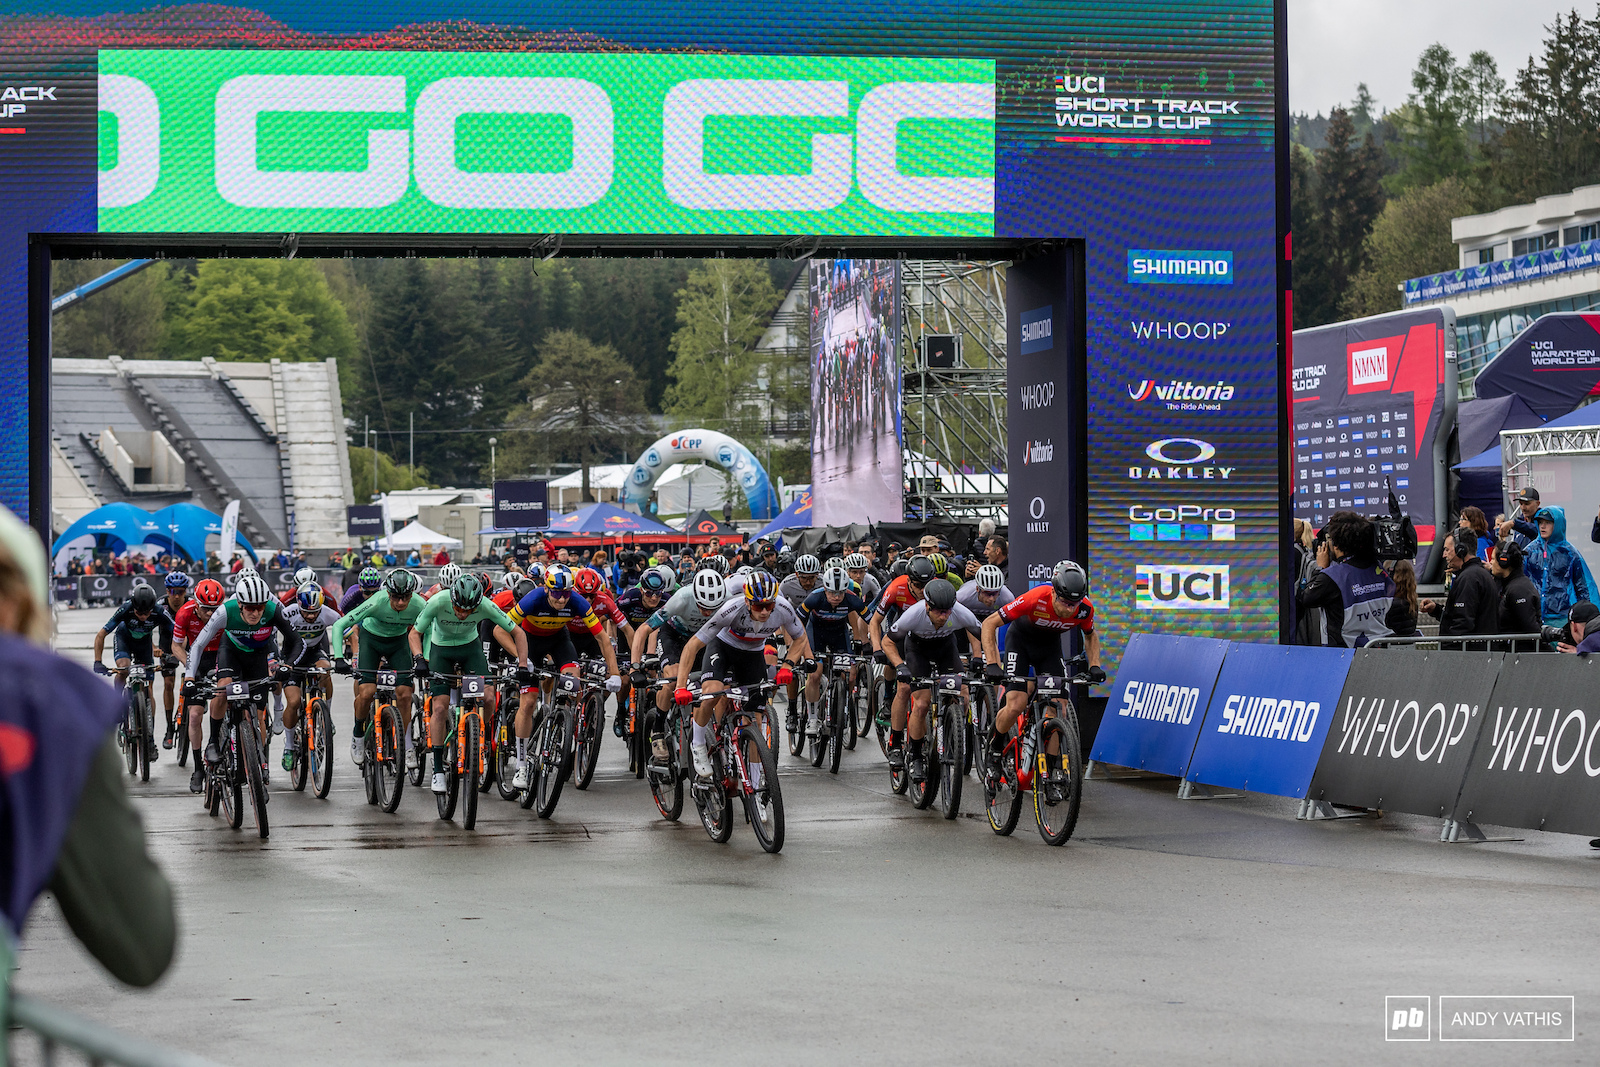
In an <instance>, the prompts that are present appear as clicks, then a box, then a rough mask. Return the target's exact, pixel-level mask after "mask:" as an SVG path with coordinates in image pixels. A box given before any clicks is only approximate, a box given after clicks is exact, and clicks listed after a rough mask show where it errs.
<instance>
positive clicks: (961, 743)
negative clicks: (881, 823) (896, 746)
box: [889, 674, 967, 819]
mask: <svg viewBox="0 0 1600 1067" xmlns="http://www.w3.org/2000/svg"><path fill="white" fill-rule="evenodd" d="M965 683H966V676H965V675H960V674H941V675H939V676H937V677H934V678H913V679H912V681H911V687H912V690H913V691H916V690H920V689H931V690H933V695H932V697H931V699H930V701H929V705H928V731H927V733H926V734H925V735H924V737H923V743H922V759H923V763H924V765H925V769H924V772H923V775H922V781H920V782H918V781H916V780H915V779H913V778H912V776H911V742H910V734H909V732H908V733H907V735H906V737H907V740H906V741H905V743H904V747H903V754H904V756H905V758H904V760H903V761H902V763H903V764H904V766H903V767H901V768H900V769H899V770H896V769H895V767H894V765H893V764H890V766H889V787H890V788H891V789H893V790H894V792H895V793H897V794H902V793H906V792H910V794H911V802H912V804H914V805H915V806H916V808H917V809H918V810H919V811H921V810H926V809H927V808H930V807H932V806H933V802H934V801H935V800H940V811H941V812H942V813H943V814H944V817H945V818H946V819H954V818H955V817H956V816H957V815H959V814H960V813H961V785H962V781H963V779H964V777H965V776H964V775H963V774H962V772H961V767H962V764H963V762H964V759H965V757H964V755H963V754H964V752H965V751H966V744H967V707H966V701H965V700H964V699H963V697H962V693H961V687H962V685H964V684H965ZM912 714H915V712H914V711H913V712H912ZM941 798H942V799H941Z"/></svg>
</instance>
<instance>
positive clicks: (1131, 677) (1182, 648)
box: [1089, 634, 1228, 777]
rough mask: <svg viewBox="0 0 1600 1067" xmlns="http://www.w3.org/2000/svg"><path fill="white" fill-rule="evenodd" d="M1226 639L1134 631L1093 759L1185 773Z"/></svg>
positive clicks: (1140, 767)
mask: <svg viewBox="0 0 1600 1067" xmlns="http://www.w3.org/2000/svg"><path fill="white" fill-rule="evenodd" d="M1227 652H1228V642H1227V641H1219V640H1217V639H1215V638H1209V637H1178V636H1175V635H1171V634H1134V635H1133V636H1132V637H1131V638H1129V639H1128V648H1127V651H1126V652H1124V653H1123V655H1122V663H1121V665H1120V666H1119V667H1118V669H1117V678H1116V681H1115V682H1113V683H1112V687H1111V694H1112V695H1111V700H1110V701H1109V702H1108V703H1107V704H1106V711H1105V715H1104V716H1103V717H1102V718H1101V720H1100V730H1099V732H1098V733H1097V734H1096V735H1095V741H1094V751H1093V752H1092V753H1091V754H1090V756H1089V758H1090V759H1092V760H1094V761H1096V762H1097V763H1114V764H1116V765H1117V766H1119V767H1137V768H1138V769H1139V770H1142V771H1154V772H1156V773H1157V774H1170V775H1173V776H1174V777H1182V776H1183V773H1184V771H1185V770H1187V769H1188V767H1189V759H1190V756H1191V755H1192V754H1193V753H1194V742H1195V737H1196V735H1197V734H1198V733H1199V732H1200V724H1201V722H1202V721H1203V720H1204V719H1205V715H1206V707H1207V705H1208V703H1209V702H1210V700H1211V692H1212V687H1213V686H1214V685H1215V684H1216V681H1217V672H1218V671H1219V670H1220V669H1221V668H1222V658H1223V657H1224V656H1225V655H1227Z"/></svg>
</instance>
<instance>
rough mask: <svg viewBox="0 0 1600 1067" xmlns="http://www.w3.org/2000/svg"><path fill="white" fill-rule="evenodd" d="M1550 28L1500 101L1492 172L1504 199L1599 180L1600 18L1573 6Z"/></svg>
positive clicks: (1514, 199)
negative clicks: (1535, 55)
mask: <svg viewBox="0 0 1600 1067" xmlns="http://www.w3.org/2000/svg"><path fill="white" fill-rule="evenodd" d="M1546 29H1547V31H1548V32H1549V34H1550V37H1549V38H1548V39H1547V40H1546V41H1545V43H1544V53H1543V54H1542V55H1541V56H1539V57H1538V58H1537V59H1530V60H1529V61H1528V65H1527V66H1526V67H1524V68H1523V69H1522V70H1521V71H1519V72H1518V73H1517V78H1516V85H1515V87H1514V88H1513V89H1512V90H1511V91H1510V92H1508V93H1507V94H1506V96H1505V98H1504V100H1503V101H1502V103H1501V114H1502V117H1503V120H1504V122H1505V130H1504V132H1503V133H1502V134H1501V136H1500V137H1499V139H1498V143H1497V144H1496V145H1495V146H1494V151H1493V175H1494V179H1495V184H1496V185H1497V186H1498V189H1499V191H1501V194H1502V195H1501V196H1500V197H1498V198H1497V199H1501V200H1503V201H1504V202H1506V203H1518V202H1526V201H1530V200H1532V199H1534V198H1535V197H1539V196H1544V195H1547V194H1550V193H1563V192H1567V191H1568V190H1571V189H1575V188H1577V187H1578V186H1580V185H1589V184H1593V183H1595V182H1597V181H1600V22H1597V21H1596V20H1594V19H1583V18H1579V17H1578V14H1577V12H1571V13H1569V14H1568V15H1566V16H1565V17H1558V18H1557V19H1556V21H1555V23H1554V25H1551V26H1548V27H1546Z"/></svg>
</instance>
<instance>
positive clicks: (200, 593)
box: [194, 578, 228, 608]
mask: <svg viewBox="0 0 1600 1067" xmlns="http://www.w3.org/2000/svg"><path fill="white" fill-rule="evenodd" d="M194 598H195V600H196V601H198V602H199V604H200V606H201V607H204V608H214V607H218V606H220V605H221V603H222V602H223V601H224V600H226V599H228V591H227V590H226V589H224V588H222V583H221V582H219V581H217V580H216V579H215V578H202V579H201V580H200V584H199V585H197V586H195V587H194Z"/></svg>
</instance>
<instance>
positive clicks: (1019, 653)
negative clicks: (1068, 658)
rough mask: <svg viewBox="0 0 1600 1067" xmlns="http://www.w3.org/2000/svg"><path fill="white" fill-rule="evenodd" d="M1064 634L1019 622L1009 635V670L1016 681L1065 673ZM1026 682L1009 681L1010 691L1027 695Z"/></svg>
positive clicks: (1006, 651) (1008, 632)
mask: <svg viewBox="0 0 1600 1067" xmlns="http://www.w3.org/2000/svg"><path fill="white" fill-rule="evenodd" d="M1061 637H1062V635H1061V634H1060V633H1059V632H1058V631H1055V630H1041V629H1039V628H1038V627H1034V626H1028V625H1026V624H1024V623H1018V624H1015V625H1013V626H1012V627H1011V629H1010V630H1008V631H1007V632H1006V643H1005V652H1004V658H1005V669H1006V674H1007V675H1008V676H1010V677H1014V678H1026V677H1028V676H1029V675H1037V674H1065V673H1066V667H1065V665H1064V662H1063V660H1062V656H1061ZM1027 689H1028V685H1027V683H1026V682H1007V683H1006V692H1008V693H1022V692H1027Z"/></svg>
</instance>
